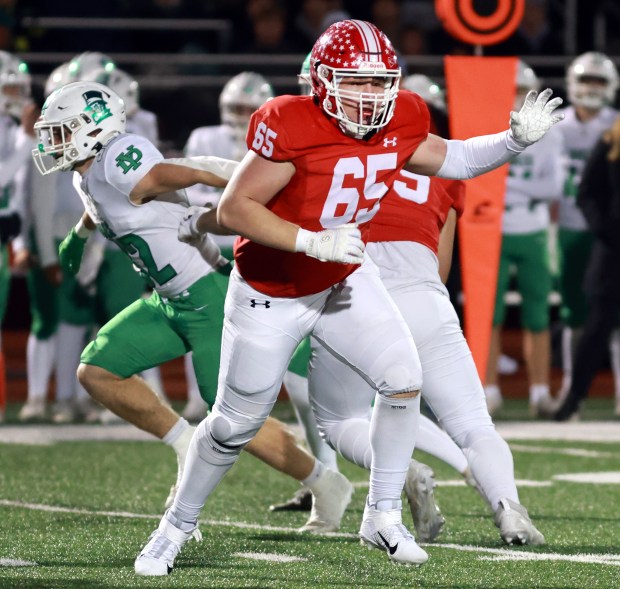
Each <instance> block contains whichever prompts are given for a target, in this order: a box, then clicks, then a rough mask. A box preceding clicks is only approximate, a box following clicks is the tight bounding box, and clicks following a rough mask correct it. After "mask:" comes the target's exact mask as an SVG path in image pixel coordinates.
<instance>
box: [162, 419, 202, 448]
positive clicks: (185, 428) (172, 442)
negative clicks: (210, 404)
mask: <svg viewBox="0 0 620 589" xmlns="http://www.w3.org/2000/svg"><path fill="white" fill-rule="evenodd" d="M193 433H194V428H192V427H191V426H190V424H189V423H188V422H187V420H186V419H184V418H183V417H179V420H178V421H177V422H176V423H175V424H174V425H173V426H172V427H171V428H170V430H169V431H168V433H167V434H166V435H165V436H164V437H163V438H162V439H161V441H162V442H163V443H164V444H167V445H168V446H171V447H172V448H174V450H175V452H177V454H178V453H179V449H180V448H182V447H187V444H186V443H185V439H184V438H185V437H187V436H188V435H189V437H190V438H191V437H192V434H193ZM184 434H185V436H183V435H184ZM182 436H183V437H182Z"/></svg>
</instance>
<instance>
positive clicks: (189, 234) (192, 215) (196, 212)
mask: <svg viewBox="0 0 620 589" xmlns="http://www.w3.org/2000/svg"><path fill="white" fill-rule="evenodd" d="M209 210H210V209H207V208H205V207H197V206H191V207H189V208H188V209H187V211H186V212H185V215H183V221H181V224H180V225H179V230H178V233H177V237H178V238H179V241H182V242H184V243H189V244H190V245H197V244H198V242H199V241H200V240H201V239H202V236H203V234H202V233H200V232H199V231H198V228H197V227H196V224H197V223H198V219H200V217H201V215H202V214H203V213H206V212H208V211H209Z"/></svg>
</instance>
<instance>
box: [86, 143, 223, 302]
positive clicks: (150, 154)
mask: <svg viewBox="0 0 620 589" xmlns="http://www.w3.org/2000/svg"><path fill="white" fill-rule="evenodd" d="M163 159H164V158H163V156H162V154H161V153H160V152H159V151H158V150H157V149H156V148H155V146H154V145H153V144H152V143H151V142H150V141H148V140H147V139H144V138H143V137H140V136H139V135H132V134H128V133H123V134H121V135H119V136H118V137H115V138H114V139H113V140H112V141H110V142H109V143H108V144H107V145H106V146H105V147H104V148H103V149H102V150H101V152H100V153H99V154H98V155H97V157H96V158H95V160H94V162H93V164H92V165H91V167H90V168H89V169H88V170H87V171H86V172H85V173H84V175H83V176H82V177H81V180H80V183H79V186H80V189H81V190H80V192H81V194H80V196H81V197H82V199H83V200H84V206H85V208H86V210H87V211H88V213H89V215H90V216H91V217H92V218H93V220H94V221H95V222H96V223H97V226H98V228H99V229H100V231H101V232H102V233H103V234H104V235H105V236H106V237H107V238H108V239H112V240H113V241H114V242H115V243H116V244H117V245H118V246H119V247H120V248H121V249H122V250H123V251H124V252H125V253H126V254H127V255H128V256H129V257H130V258H131V260H132V262H133V263H134V264H135V265H136V266H137V267H138V268H139V269H140V271H141V273H142V274H143V275H144V276H145V278H146V279H147V280H149V282H150V283H151V284H152V286H153V288H154V289H155V290H156V291H157V292H158V293H159V294H160V295H161V296H163V297H174V296H176V295H179V294H181V293H183V292H184V291H185V290H186V289H187V288H189V287H190V286H191V285H192V284H194V283H195V282H196V281H197V280H198V279H199V278H202V277H203V276H205V275H206V274H208V273H209V272H211V271H213V268H212V267H211V266H209V265H208V264H207V262H205V260H204V259H203V258H202V256H201V255H200V253H199V252H198V250H197V249H196V248H194V247H192V246H191V245H187V244H186V243H182V242H180V241H179V240H178V238H177V231H178V228H179V224H180V223H181V221H182V219H183V215H184V213H185V212H186V211H187V208H186V206H184V205H183V204H180V203H171V202H163V201H158V200H152V201H150V202H148V203H145V204H142V205H136V204H133V203H132V202H131V201H130V200H129V194H130V193H131V191H132V190H133V188H134V187H135V186H136V184H137V183H138V182H139V181H140V180H142V178H144V176H145V175H146V174H148V172H149V171H150V170H151V168H152V167H153V166H154V165H155V164H158V163H160V162H162V161H163ZM78 180H79V176H78Z"/></svg>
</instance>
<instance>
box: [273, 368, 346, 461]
mask: <svg viewBox="0 0 620 589" xmlns="http://www.w3.org/2000/svg"><path fill="white" fill-rule="evenodd" d="M284 386H285V387H286V390H287V391H288V394H289V398H290V400H291V403H292V405H293V409H294V410H295V415H296V416H297V421H298V422H299V425H301V427H302V428H303V430H304V434H305V437H306V440H307V442H308V446H310V451H311V452H312V454H313V455H314V456H316V457H317V458H318V459H319V460H320V461H321V462H322V463H323V464H324V465H325V466H326V467H327V468H330V469H331V470H336V471H337V470H338V462H337V459H336V452H335V450H334V449H333V448H331V447H330V446H329V445H328V444H327V442H325V440H324V439H323V438H322V437H321V434H320V433H319V428H318V427H317V424H316V419H315V417H314V413H313V412H312V407H311V406H310V396H309V394H308V379H307V378H304V377H303V376H299V375H298V374H295V373H294V372H290V371H288V372H287V373H286V374H285V375H284Z"/></svg>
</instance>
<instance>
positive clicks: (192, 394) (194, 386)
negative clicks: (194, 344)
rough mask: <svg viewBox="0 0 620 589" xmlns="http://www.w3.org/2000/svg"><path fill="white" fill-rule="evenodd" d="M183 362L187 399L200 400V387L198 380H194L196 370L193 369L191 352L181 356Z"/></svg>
mask: <svg viewBox="0 0 620 589" xmlns="http://www.w3.org/2000/svg"><path fill="white" fill-rule="evenodd" d="M183 364H184V366H185V382H186V383H187V400H188V401H194V400H196V399H200V400H202V397H201V396H200V389H199V388H198V381H197V380H196V372H195V371H194V362H193V360H192V353H191V352H188V353H187V354H185V356H183Z"/></svg>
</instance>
